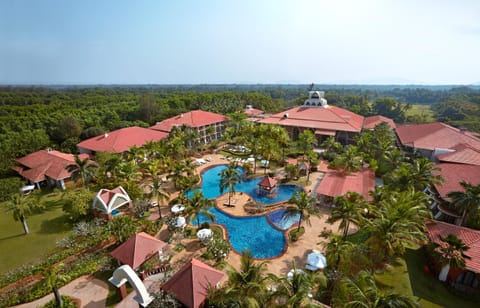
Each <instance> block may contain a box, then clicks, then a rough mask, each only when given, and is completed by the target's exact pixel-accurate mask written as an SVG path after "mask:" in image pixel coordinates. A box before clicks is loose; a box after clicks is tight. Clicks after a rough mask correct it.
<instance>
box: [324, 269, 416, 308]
mask: <svg viewBox="0 0 480 308" xmlns="http://www.w3.org/2000/svg"><path fill="white" fill-rule="evenodd" d="M332 304H333V305H332V306H333V307H336V306H338V307H365V308H370V307H371V308H377V307H378V308H380V307H382V308H386V307H405V308H414V307H418V304H417V303H416V302H415V301H414V300H413V299H411V298H410V297H408V296H405V295H401V294H396V293H390V294H385V293H382V292H380V291H379V290H378V287H377V285H376V283H375V279H374V277H373V276H372V275H370V274H369V273H367V272H364V271H363V272H360V273H359V274H358V275H357V277H356V278H355V279H350V278H348V277H344V278H342V280H341V281H340V284H339V285H338V287H337V288H335V291H334V294H333V300H332Z"/></svg>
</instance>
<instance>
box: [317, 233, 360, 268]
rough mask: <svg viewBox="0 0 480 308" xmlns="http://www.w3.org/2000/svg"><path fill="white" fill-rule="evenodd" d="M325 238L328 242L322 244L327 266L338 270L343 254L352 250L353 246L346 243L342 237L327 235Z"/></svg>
mask: <svg viewBox="0 0 480 308" xmlns="http://www.w3.org/2000/svg"><path fill="white" fill-rule="evenodd" d="M325 236H326V238H327V239H328V242H326V243H324V244H323V246H324V248H325V250H326V251H325V254H326V257H327V265H328V267H330V268H333V269H338V266H339V264H340V262H341V261H342V258H343V257H344V256H345V252H346V251H348V250H350V249H351V248H353V247H354V245H353V243H352V242H349V241H346V240H345V238H344V237H343V236H339V235H336V234H333V233H328V234H326V235H325Z"/></svg>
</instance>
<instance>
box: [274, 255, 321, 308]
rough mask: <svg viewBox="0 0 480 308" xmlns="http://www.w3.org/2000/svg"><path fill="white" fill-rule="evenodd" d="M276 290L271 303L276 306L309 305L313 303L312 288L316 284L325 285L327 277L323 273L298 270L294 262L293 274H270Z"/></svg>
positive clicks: (294, 306)
mask: <svg viewBox="0 0 480 308" xmlns="http://www.w3.org/2000/svg"><path fill="white" fill-rule="evenodd" d="M270 279H271V280H272V281H273V285H274V288H273V289H274V291H273V292H272V295H271V300H270V303H271V304H272V306H274V307H278V306H280V307H291V308H296V307H309V306H311V305H313V303H312V297H313V295H312V290H313V288H314V287H315V285H320V286H321V287H325V286H326V284H327V279H326V277H325V276H324V275H323V273H315V274H310V273H307V272H304V271H301V270H298V269H297V268H296V267H295V264H293V269H292V275H291V276H290V277H288V276H281V277H277V276H275V275H270Z"/></svg>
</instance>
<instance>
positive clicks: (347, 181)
mask: <svg viewBox="0 0 480 308" xmlns="http://www.w3.org/2000/svg"><path fill="white" fill-rule="evenodd" d="M374 188H375V172H374V171H373V170H371V169H363V170H362V171H359V172H354V173H351V174H348V175H344V174H343V173H342V172H340V171H328V172H327V173H326V174H325V176H324V177H323V179H322V181H321V182H320V185H318V187H317V189H316V193H317V194H320V195H325V196H330V197H337V196H343V195H345V194H346V193H347V192H356V193H359V194H361V195H362V196H364V197H365V199H366V200H370V198H371V197H370V195H369V194H368V193H369V192H370V191H372V190H373V189H374Z"/></svg>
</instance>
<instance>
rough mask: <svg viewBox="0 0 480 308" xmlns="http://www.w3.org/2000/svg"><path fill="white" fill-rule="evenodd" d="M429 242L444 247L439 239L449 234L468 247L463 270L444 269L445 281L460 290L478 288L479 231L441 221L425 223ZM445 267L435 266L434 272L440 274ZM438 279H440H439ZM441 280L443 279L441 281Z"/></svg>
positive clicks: (479, 260) (479, 268) (479, 286)
mask: <svg viewBox="0 0 480 308" xmlns="http://www.w3.org/2000/svg"><path fill="white" fill-rule="evenodd" d="M426 226H427V231H428V236H429V238H430V240H431V241H432V242H434V243H437V244H439V245H441V246H443V247H445V245H446V244H445V243H444V242H442V241H441V240H440V237H442V238H445V237H447V236H448V235H449V234H452V235H455V236H456V237H458V238H459V239H461V240H462V242H463V243H464V244H466V245H467V246H469V247H470V249H468V250H467V251H466V252H465V255H467V256H468V257H470V259H468V258H466V259H465V269H459V268H446V270H447V273H446V274H447V275H446V277H445V278H446V281H447V282H449V283H450V284H452V285H453V286H454V287H456V288H460V289H462V290H465V289H467V290H476V291H477V292H478V289H479V288H480V231H478V230H473V229H469V228H465V227H460V226H456V225H452V224H449V223H445V222H441V221H429V222H427V223H426ZM444 266H445V265H443V264H436V265H435V271H436V272H437V273H440V272H441V270H442V268H443V267H444ZM439 279H440V277H439ZM441 280H443V279H441Z"/></svg>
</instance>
